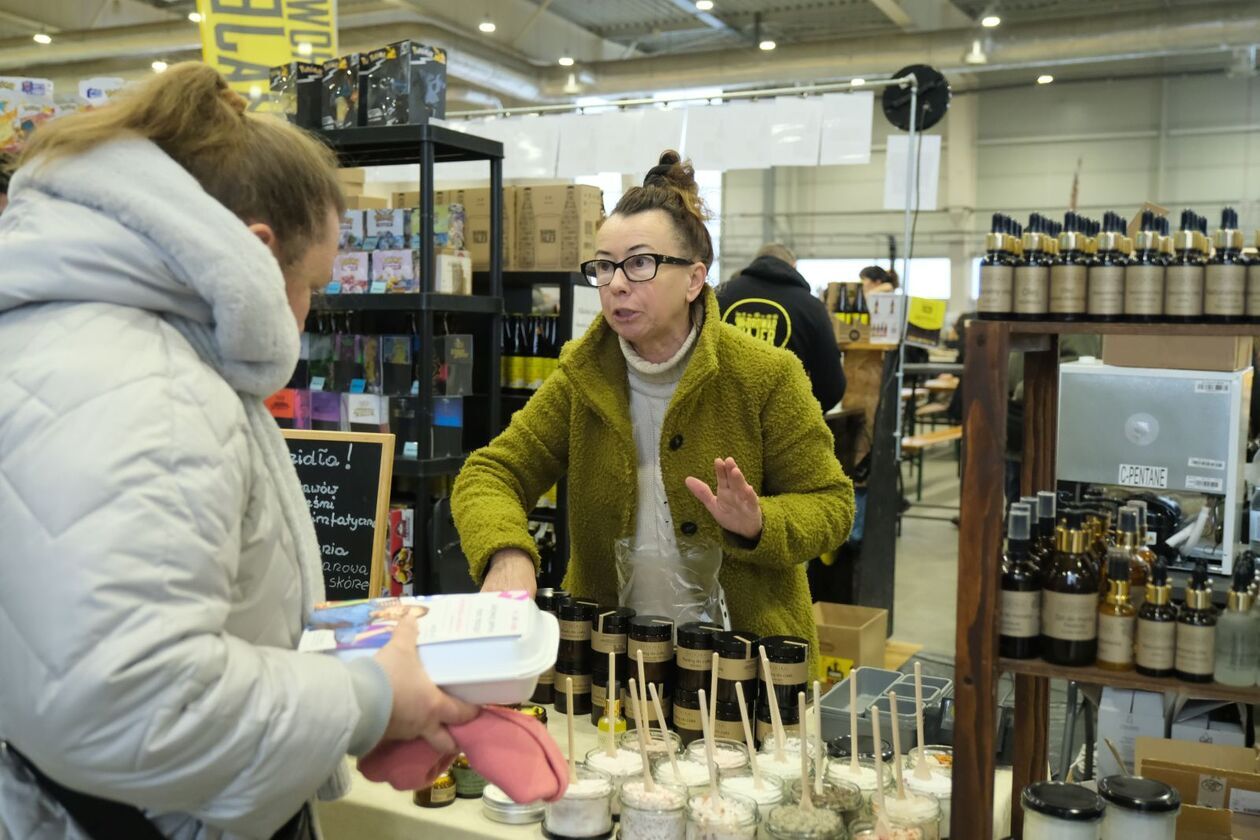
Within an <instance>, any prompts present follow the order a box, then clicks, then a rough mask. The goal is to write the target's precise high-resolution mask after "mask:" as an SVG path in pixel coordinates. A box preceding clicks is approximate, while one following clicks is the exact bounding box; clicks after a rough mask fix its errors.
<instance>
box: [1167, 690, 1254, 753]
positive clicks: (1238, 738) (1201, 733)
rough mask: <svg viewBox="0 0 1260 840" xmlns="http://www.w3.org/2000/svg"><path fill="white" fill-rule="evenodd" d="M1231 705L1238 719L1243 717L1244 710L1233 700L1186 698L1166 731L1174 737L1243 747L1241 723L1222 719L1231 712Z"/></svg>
mask: <svg viewBox="0 0 1260 840" xmlns="http://www.w3.org/2000/svg"><path fill="white" fill-rule="evenodd" d="M1231 706H1233V707H1234V708H1236V709H1237V711H1238V719H1239V720H1243V721H1245V720H1246V719H1247V713H1246V710H1245V709H1244V708H1243V707H1241V706H1235V704H1233V703H1223V702H1220V701H1216V700H1189V701H1187V702H1186V703H1185V705H1184V706H1182V707H1181V708H1180V709H1177V710H1176V713H1175V714H1174V715H1173V721H1172V730H1171V732H1170V735H1171V737H1172V738H1173V740H1176V741H1197V742H1198V743H1200V744H1229V745H1232V746H1235V747H1245V746H1246V745H1247V736H1246V735H1245V734H1244V733H1243V728H1242V725H1241V724H1240V723H1238V722H1235V721H1234V720H1229V719H1223V718H1230V717H1232V716H1233V709H1231V708H1230V707H1231Z"/></svg>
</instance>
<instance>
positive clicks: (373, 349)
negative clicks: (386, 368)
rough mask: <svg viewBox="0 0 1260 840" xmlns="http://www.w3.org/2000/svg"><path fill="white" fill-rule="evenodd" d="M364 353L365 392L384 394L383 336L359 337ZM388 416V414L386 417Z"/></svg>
mask: <svg viewBox="0 0 1260 840" xmlns="http://www.w3.org/2000/svg"><path fill="white" fill-rule="evenodd" d="M359 338H360V344H361V347H362V353H363V391H364V393H368V394H380V393H382V384H383V383H382V364H381V362H382V360H381V336H379V335H363V336H359ZM386 416H388V414H387V415H386Z"/></svg>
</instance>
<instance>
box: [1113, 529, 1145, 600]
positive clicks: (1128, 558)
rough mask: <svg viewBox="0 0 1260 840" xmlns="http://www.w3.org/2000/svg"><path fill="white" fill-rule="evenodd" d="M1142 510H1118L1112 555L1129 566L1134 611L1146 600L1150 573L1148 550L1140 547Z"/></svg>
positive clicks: (1130, 598) (1130, 597)
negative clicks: (1121, 557)
mask: <svg viewBox="0 0 1260 840" xmlns="http://www.w3.org/2000/svg"><path fill="white" fill-rule="evenodd" d="M1141 523H1142V510H1141V509H1139V508H1138V507H1137V506H1136V505H1125V506H1124V507H1122V508H1120V514H1119V526H1118V527H1117V528H1116V545H1115V548H1114V549H1113V550H1112V552H1113V553H1116V554H1121V555H1123V556H1124V558H1125V562H1127V563H1128V564H1129V600H1130V601H1132V603H1133V607H1134V609H1140V608H1141V606H1142V602H1143V601H1145V600H1146V580H1147V578H1148V577H1149V576H1150V573H1151V560H1150V559H1149V558H1148V557H1147V553H1148V551H1149V550H1145V551H1144V549H1146V546H1144V545H1142V539H1143V537H1142V526H1141Z"/></svg>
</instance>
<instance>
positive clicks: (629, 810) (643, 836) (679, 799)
mask: <svg viewBox="0 0 1260 840" xmlns="http://www.w3.org/2000/svg"><path fill="white" fill-rule="evenodd" d="M620 799H621V834H620V838H621V840H683V838H684V837H685V836H686V834H687V789H686V788H685V787H682V786H681V785H671V784H665V783H662V782H657V783H656V785H655V787H654V789H653V790H650V791H649V790H648V789H647V787H646V786H645V785H644V784H643V777H642V776H636V777H634V778H632V779H627V780H626V782H625V784H623V785H622V786H621V794H620Z"/></svg>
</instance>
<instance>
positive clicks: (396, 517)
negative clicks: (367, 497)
mask: <svg viewBox="0 0 1260 840" xmlns="http://www.w3.org/2000/svg"><path fill="white" fill-rule="evenodd" d="M415 514H416V512H415V510H414V509H412V508H410V507H406V506H404V505H399V506H396V507H392V508H391V509H390V511H389V553H388V566H387V568H386V570H385V571H386V574H385V580H386V581H387V584H386V586H387V588H388V590H389V591H388V593H387V594H389V595H392V596H394V597H397V596H399V595H414V594H415V591H414V590H415V571H414V567H413V562H414V559H415V534H414V532H413V530H412V529H413V528H414V527H415Z"/></svg>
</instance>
